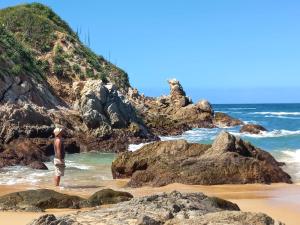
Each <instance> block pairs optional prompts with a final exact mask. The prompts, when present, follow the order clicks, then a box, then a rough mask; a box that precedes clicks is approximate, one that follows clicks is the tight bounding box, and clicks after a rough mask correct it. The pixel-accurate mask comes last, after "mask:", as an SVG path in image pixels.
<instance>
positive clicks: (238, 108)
mask: <svg viewBox="0 0 300 225" xmlns="http://www.w3.org/2000/svg"><path fill="white" fill-rule="evenodd" d="M227 109H230V110H254V109H256V108H242V107H237V108H227Z"/></svg>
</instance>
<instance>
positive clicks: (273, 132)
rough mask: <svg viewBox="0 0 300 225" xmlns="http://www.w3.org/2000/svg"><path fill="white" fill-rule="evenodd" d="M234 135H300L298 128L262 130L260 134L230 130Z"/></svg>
mask: <svg viewBox="0 0 300 225" xmlns="http://www.w3.org/2000/svg"><path fill="white" fill-rule="evenodd" d="M230 133H231V134H233V135H235V136H246V137H253V138H273V137H274V138H275V137H285V136H293V135H300V130H295V131H291V130H273V131H262V132H261V133H260V134H249V133H239V132H230Z"/></svg>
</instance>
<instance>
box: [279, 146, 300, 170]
mask: <svg viewBox="0 0 300 225" xmlns="http://www.w3.org/2000/svg"><path fill="white" fill-rule="evenodd" d="M282 153H283V154H284V155H285V156H286V157H285V161H286V162H291V163H300V149H298V150H294V151H291V150H285V151H282ZM299 172H300V171H299Z"/></svg>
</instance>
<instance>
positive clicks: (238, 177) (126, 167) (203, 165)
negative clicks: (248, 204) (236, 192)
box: [112, 132, 291, 187]
mask: <svg viewBox="0 0 300 225" xmlns="http://www.w3.org/2000/svg"><path fill="white" fill-rule="evenodd" d="M280 165H281V164H280V163H279V162H277V161H276V160H275V159H274V158H273V157H272V156H271V154H269V153H268V152H265V151H263V150H261V149H259V148H256V147H254V146H253V145H251V144H250V143H248V142H246V141H243V140H242V139H240V138H238V137H235V136H233V135H231V134H229V133H226V132H222V133H221V134H220V135H219V136H218V137H217V138H216V140H215V141H214V143H213V145H205V144H191V143H187V142H186V141H184V140H177V141H163V142H156V143H152V144H148V145H146V146H144V147H142V148H141V149H139V150H137V151H136V152H126V153H122V154H120V155H119V156H118V157H117V159H116V160H115V161H114V162H113V163H112V174H113V177H114V178H131V180H130V182H129V183H128V185H129V186H132V187H139V186H143V185H152V186H162V185H167V184H170V183H175V182H178V183H184V184H205V185H211V184H245V183H276V182H286V183H291V177H290V176H289V175H288V174H287V173H285V172H284V171H283V170H282V169H281V168H280Z"/></svg>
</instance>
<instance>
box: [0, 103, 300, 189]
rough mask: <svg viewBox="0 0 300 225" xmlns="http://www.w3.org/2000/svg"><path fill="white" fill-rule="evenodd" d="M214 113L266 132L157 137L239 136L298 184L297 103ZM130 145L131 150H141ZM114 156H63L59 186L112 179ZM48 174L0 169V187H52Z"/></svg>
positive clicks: (299, 115)
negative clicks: (270, 157) (266, 154)
mask: <svg viewBox="0 0 300 225" xmlns="http://www.w3.org/2000/svg"><path fill="white" fill-rule="evenodd" d="M214 109H215V111H216V112H218V111H220V112H225V113H227V114H229V115H231V116H233V117H235V118H238V119H241V120H243V121H244V122H245V123H255V124H260V125H262V126H264V127H265V128H266V129H268V131H267V132H263V133H262V134H259V135H253V134H241V133H239V129H240V127H227V128H222V129H221V128H216V129H193V130H189V131H187V132H185V133H183V134H182V135H179V136H168V137H161V139H162V140H173V139H186V140H187V141H189V142H195V143H212V142H213V140H214V139H215V137H216V136H217V135H218V133H219V132H220V131H221V130H227V131H229V132H230V133H232V134H234V135H237V136H240V137H241V138H243V139H245V140H247V141H250V142H251V143H252V144H253V145H255V146H257V147H260V148H261V149H264V150H266V151H268V152H270V153H271V154H272V155H273V156H274V157H275V158H276V159H277V160H279V161H282V162H285V163H286V166H284V167H283V169H284V170H286V171H287V172H288V173H289V174H290V175H291V176H292V179H293V181H294V182H297V183H299V182H300V104H232V105H229V104H226V105H220V104H218V105H214ZM141 146H142V144H140V145H131V146H130V148H129V150H131V151H134V150H136V149H137V148H139V147H141ZM114 158H115V154H108V153H96V152H90V153H81V154H72V155H67V156H66V165H67V169H66V173H65V174H66V176H65V177H64V178H63V179H62V185H63V187H66V188H72V187H73V186H74V184H76V186H77V187H80V186H85V187H86V186H94V185H101V182H103V181H107V180H112V176H111V170H110V164H111V162H112V161H113V159H114ZM46 165H47V166H48V168H49V170H48V171H40V170H32V169H30V168H27V167H22V166H13V167H7V168H2V169H0V185H1V184H2V185H16V184H24V185H32V186H39V185H47V184H51V185H52V182H53V181H52V180H53V169H54V168H53V165H52V163H51V162H47V163H46Z"/></svg>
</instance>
